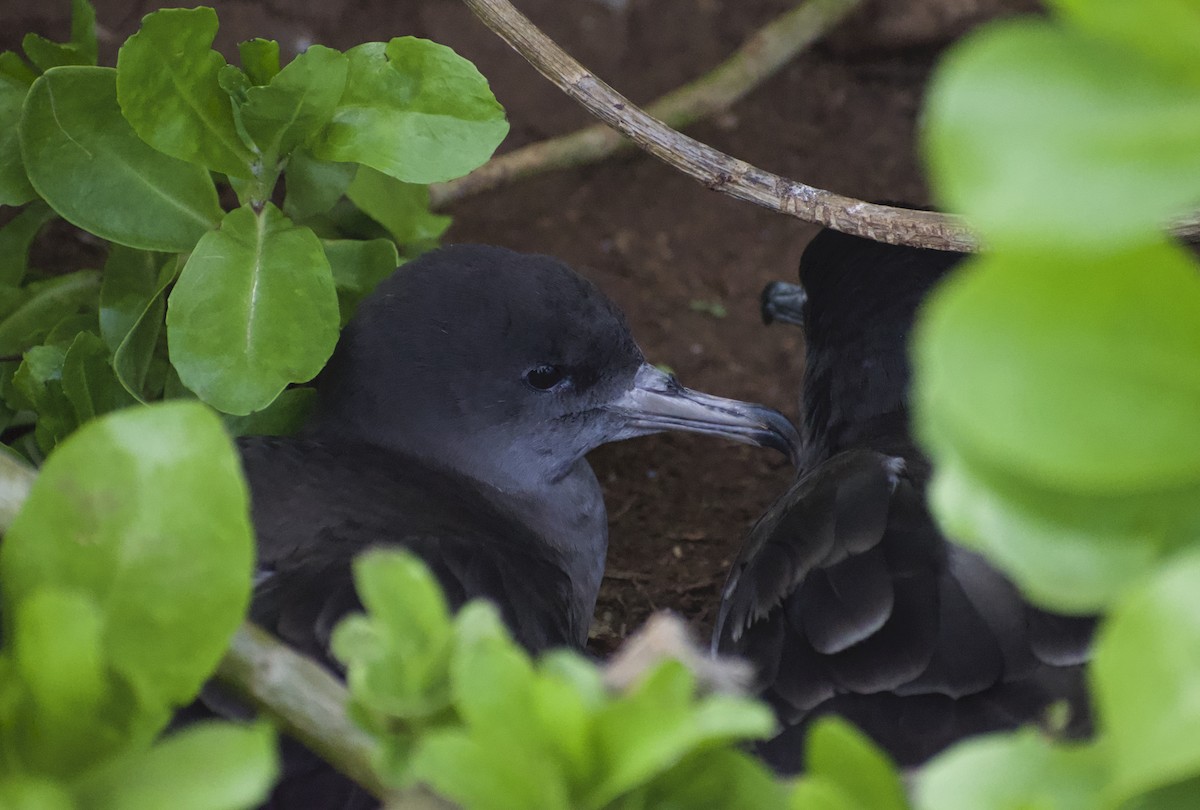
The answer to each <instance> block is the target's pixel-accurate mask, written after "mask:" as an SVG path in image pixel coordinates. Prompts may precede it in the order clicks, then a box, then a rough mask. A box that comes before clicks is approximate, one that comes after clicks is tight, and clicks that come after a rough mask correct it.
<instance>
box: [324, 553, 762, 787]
mask: <svg viewBox="0 0 1200 810" xmlns="http://www.w3.org/2000/svg"><path fill="white" fill-rule="evenodd" d="M355 579H356V583H357V585H358V589H359V594H360V597H361V598H362V600H363V603H364V604H365V605H366V607H367V610H368V613H367V614H366V615H359V616H352V617H350V618H347V619H346V620H344V621H343V622H342V624H341V625H339V627H338V628H337V631H336V633H335V635H334V641H333V648H334V652H335V654H336V655H337V656H338V657H339V658H341V659H342V660H343V661H344V662H345V663H346V665H347V670H348V682H349V685H350V691H351V695H352V697H353V701H354V704H353V705H354V711H355V714H356V716H357V717H358V718H359V720H360V722H361V724H362V725H363V727H364V728H366V729H367V730H368V731H369V732H370V733H371V734H372V735H374V737H375V739H376V741H377V746H378V747H377V756H376V764H377V767H378V768H379V770H380V772H381V773H382V774H383V775H384V776H385V778H386V780H387V782H388V783H389V784H391V785H393V786H394V787H396V788H403V787H406V786H409V785H411V784H413V783H417V782H420V783H424V784H427V785H429V786H431V787H432V788H433V789H435V790H436V791H437V792H438V793H440V794H441V795H443V796H446V797H449V798H451V799H453V800H454V801H456V802H457V803H459V804H460V805H462V806H463V807H465V808H468V810H476V809H477V808H478V809H479V810H490V809H491V808H523V807H545V808H556V807H557V808H578V809H579V810H586V808H605V807H611V808H641V807H694V806H698V805H699V804H703V806H706V807H713V808H718V807H729V808H742V807H745V808H755V807H763V808H774V807H780V806H782V804H783V802H784V796H785V793H784V788H783V786H782V785H781V784H780V783H777V782H776V781H775V780H774V779H773V778H772V777H771V776H770V775H769V774H768V773H767V772H766V771H765V769H763V767H762V766H761V765H758V764H757V763H756V762H755V761H754V760H753V759H752V758H750V757H749V756H748V755H746V754H742V753H740V752H736V751H734V750H733V749H731V747H730V745H731V744H733V743H736V742H738V741H741V740H746V739H753V738H761V737H763V736H765V735H767V734H769V733H770V732H771V730H772V728H773V726H774V720H773V718H772V716H771V713H770V711H769V710H768V709H767V708H766V707H765V706H763V705H762V704H760V703H758V702H756V701H753V700H750V699H747V698H740V697H732V696H727V695H717V694H708V695H702V694H698V693H697V688H696V683H695V679H694V678H693V676H692V674H691V673H690V672H689V671H688V670H687V669H685V668H684V667H683V665H682V664H680V663H678V662H676V661H673V660H668V661H665V662H662V663H660V664H659V665H657V666H656V667H654V668H653V669H651V670H650V671H648V672H647V673H646V674H645V676H644V677H643V679H642V680H641V681H640V682H639V683H637V684H636V685H635V686H633V687H632V688H631V689H630V690H629V691H628V692H625V693H613V692H611V691H609V690H608V689H606V688H605V686H604V682H603V678H602V674H601V672H600V671H599V670H598V669H597V667H596V666H595V665H594V664H592V663H590V662H589V661H587V660H586V659H584V658H583V657H582V656H580V655H579V654H577V653H574V652H569V651H556V652H552V653H549V654H547V655H545V656H543V657H542V658H541V659H540V660H537V661H533V660H531V659H530V658H529V656H528V655H527V654H526V653H525V652H524V651H523V650H522V649H521V648H520V647H519V646H517V644H516V643H515V642H514V641H513V640H512V639H511V637H510V636H509V634H508V632H507V631H506V630H505V628H504V626H503V624H502V623H501V621H500V619H499V617H498V615H497V614H496V611H495V609H494V608H493V607H492V606H491V605H489V604H486V603H483V602H479V603H471V604H468V605H467V606H466V607H464V608H463V609H462V610H461V611H459V613H458V614H457V616H455V617H453V618H452V617H451V616H450V612H449V610H448V609H447V607H446V604H445V600H444V598H443V597H442V595H441V591H440V590H439V588H438V586H437V583H436V582H435V581H434V580H433V578H432V576H431V575H430V573H429V572H428V570H427V569H426V568H425V566H424V565H423V564H422V563H420V562H419V561H418V560H417V559H416V558H414V557H412V556H411V555H409V554H407V553H405V552H400V551H375V552H369V553H367V554H364V555H363V556H361V557H360V558H359V559H358V560H357V561H356V564H355Z"/></svg>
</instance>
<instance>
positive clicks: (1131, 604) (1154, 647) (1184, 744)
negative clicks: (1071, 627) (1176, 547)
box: [1092, 554, 1200, 798]
mask: <svg viewBox="0 0 1200 810" xmlns="http://www.w3.org/2000/svg"><path fill="white" fill-rule="evenodd" d="M1092 666H1093V668H1092V676H1093V679H1094V684H1095V695H1096V701H1097V704H1098V709H1099V714H1100V722H1101V726H1102V727H1103V728H1104V729H1105V732H1106V733H1107V734H1108V736H1109V737H1110V740H1109V750H1110V751H1111V754H1112V771H1113V781H1114V783H1115V787H1116V790H1117V791H1118V792H1119V794H1120V795H1121V797H1122V798H1128V797H1130V796H1132V795H1134V794H1136V793H1140V792H1142V791H1147V790H1152V789H1155V788H1160V787H1165V786H1167V785H1169V784H1171V783H1172V782H1176V781H1180V780H1183V779H1186V778H1189V777H1195V776H1197V775H1200V738H1198V737H1197V735H1196V733H1195V730H1196V727H1197V725H1198V724H1200V701H1197V699H1196V696H1197V695H1200V556H1196V555H1195V554H1192V555H1190V556H1188V557H1186V558H1181V559H1180V560H1178V561H1176V562H1175V563H1174V564H1172V565H1171V566H1170V567H1169V568H1167V569H1166V570H1164V571H1163V572H1162V573H1160V574H1159V575H1158V576H1156V577H1155V578H1154V579H1152V580H1151V581H1150V582H1148V583H1146V584H1145V585H1144V586H1142V587H1140V588H1138V589H1137V590H1136V591H1135V592H1133V593H1131V594H1130V595H1129V597H1128V598H1127V599H1125V600H1123V601H1122V602H1121V603H1119V604H1118V605H1117V606H1116V607H1115V608H1114V610H1113V613H1112V616H1111V617H1110V619H1109V620H1108V621H1107V622H1106V623H1105V624H1104V625H1103V627H1102V628H1101V632H1100V636H1099V639H1098V641H1097V645H1096V657H1095V661H1094V662H1093V665H1092Z"/></svg>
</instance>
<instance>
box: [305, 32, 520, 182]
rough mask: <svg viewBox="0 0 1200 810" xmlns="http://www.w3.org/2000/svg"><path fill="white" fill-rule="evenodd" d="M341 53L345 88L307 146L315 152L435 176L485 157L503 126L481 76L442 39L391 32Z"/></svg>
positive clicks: (388, 170)
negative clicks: (329, 117) (389, 35)
mask: <svg viewBox="0 0 1200 810" xmlns="http://www.w3.org/2000/svg"><path fill="white" fill-rule="evenodd" d="M346 56H347V57H348V58H349V60H350V75H349V78H348V80H347V82H346V91H345V94H344V95H343V96H342V99H341V101H340V102H339V103H338V108H337V111H336V112H335V113H334V117H333V121H332V122H331V123H330V124H329V126H328V127H326V129H325V130H324V132H322V133H321V135H320V136H319V137H318V138H317V140H316V141H315V142H314V143H313V145H312V152H313V154H314V155H315V156H316V157H318V158H322V159H324V160H334V161H346V162H353V163H363V164H365V165H367V166H370V167H372V168H374V169H378V170H379V171H381V172H383V173H384V174H388V175H391V176H392V177H395V178H396V179H397V180H403V181H405V182H407V183H438V182H442V181H444V180H450V179H452V178H455V177H460V176H462V175H464V174H466V173H467V172H469V171H471V170H472V169H474V168H476V167H477V166H480V165H482V164H483V163H485V162H486V161H487V159H488V158H489V157H491V155H492V152H494V151H495V149H496V147H497V146H498V145H499V144H500V142H501V141H502V140H503V139H504V136H505V135H506V134H507V133H508V122H507V121H506V120H505V119H504V108H503V107H501V106H500V104H499V103H498V102H497V101H496V99H495V97H494V96H493V95H492V92H491V90H490V89H489V88H488V84H487V80H486V79H484V78H483V76H481V75H480V74H479V71H478V70H476V69H475V66H474V65H472V64H471V63H470V62H468V61H467V60H466V59H463V58H462V57H460V56H458V55H457V54H456V53H454V51H452V50H451V49H449V48H447V47H445V46H444V45H438V44H436V43H433V42H429V41H428V40H423V39H417V38H415V37H397V38H396V39H393V40H391V41H390V42H388V43H386V44H385V43H382V42H368V43H366V44H363V45H359V46H357V47H354V48H351V49H350V50H349V51H347V52H346Z"/></svg>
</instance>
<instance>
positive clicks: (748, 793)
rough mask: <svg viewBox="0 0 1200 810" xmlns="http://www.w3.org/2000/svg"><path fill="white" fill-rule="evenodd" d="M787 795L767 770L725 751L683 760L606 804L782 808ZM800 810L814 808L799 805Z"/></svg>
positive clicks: (624, 808)
mask: <svg viewBox="0 0 1200 810" xmlns="http://www.w3.org/2000/svg"><path fill="white" fill-rule="evenodd" d="M786 799H787V792H786V791H785V790H784V788H783V785H782V783H780V782H779V781H778V780H776V779H775V778H774V776H773V775H772V773H771V772H770V771H769V770H767V768H766V766H765V765H763V764H762V763H761V762H759V761H758V760H756V759H755V758H754V757H752V756H751V755H749V754H745V753H742V752H741V751H733V750H730V749H726V748H717V749H714V750H711V751H702V752H700V753H697V754H694V755H692V756H689V757H687V758H685V759H684V760H683V761H682V762H680V763H679V764H678V765H676V766H675V767H673V768H671V769H670V770H668V771H666V772H665V773H663V774H662V775H660V776H659V777H657V778H655V779H654V780H652V781H651V782H650V784H648V785H647V786H646V787H645V788H643V789H641V790H638V791H634V792H633V793H631V794H629V795H628V796H626V797H623V798H622V799H618V800H617V801H616V802H613V803H612V804H611V805H609V807H610V808H612V810H635V808H636V809H637V810H641V808H654V810H692V808H697V807H703V808H706V810H784V809H785V807H786V805H785V802H786ZM804 810H819V808H817V807H807V806H806V807H804Z"/></svg>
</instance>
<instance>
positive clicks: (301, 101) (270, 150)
mask: <svg viewBox="0 0 1200 810" xmlns="http://www.w3.org/2000/svg"><path fill="white" fill-rule="evenodd" d="M276 58H278V54H276ZM348 70H349V60H347V59H346V57H345V56H343V55H342V54H341V53H340V52H338V51H335V50H333V49H332V48H326V47H324V46H323V45H312V46H310V47H309V48H308V50H306V51H305V52H304V53H302V54H300V55H299V56H297V57H296V58H295V59H293V60H292V61H291V62H290V63H289V64H288V65H287V66H286V67H285V68H284V69H283V70H281V71H279V73H278V75H276V76H275V77H274V78H272V79H271V82H270V84H268V85H265V86H258V87H251V88H249V89H248V90H247V91H246V103H245V104H244V105H243V106H242V123H243V124H244V125H245V127H246V132H248V133H249V134H250V137H251V138H253V140H254V142H255V143H256V144H257V145H258V146H259V148H260V149H261V150H262V151H263V152H264V153H265V154H268V155H286V154H289V153H291V152H292V151H293V150H295V149H296V148H297V147H298V146H300V145H301V144H302V143H304V142H305V141H306V140H308V139H309V138H310V137H312V136H313V135H315V134H316V133H317V132H319V131H320V130H321V129H322V128H323V127H324V126H325V125H326V124H327V123H329V119H330V118H332V117H333V111H334V109H335V108H336V107H337V103H338V100H339V99H340V98H341V97H342V92H343V90H344V89H345V87H346V74H347V71H348Z"/></svg>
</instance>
